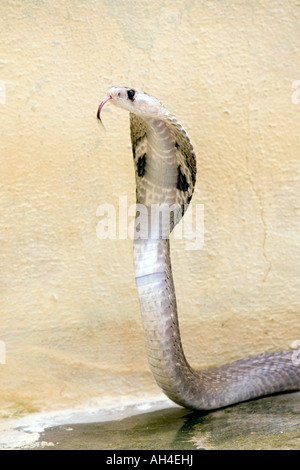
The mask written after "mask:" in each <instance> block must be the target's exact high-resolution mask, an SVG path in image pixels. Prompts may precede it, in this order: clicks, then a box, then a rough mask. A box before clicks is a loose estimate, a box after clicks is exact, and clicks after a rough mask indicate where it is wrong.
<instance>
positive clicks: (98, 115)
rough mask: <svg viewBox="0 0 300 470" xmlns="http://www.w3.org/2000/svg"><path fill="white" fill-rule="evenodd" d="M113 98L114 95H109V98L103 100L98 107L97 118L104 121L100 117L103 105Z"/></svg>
mask: <svg viewBox="0 0 300 470" xmlns="http://www.w3.org/2000/svg"><path fill="white" fill-rule="evenodd" d="M111 99H112V96H110V95H109V96H108V97H107V98H105V100H103V101H102V103H101V104H100V106H99V108H98V111H97V119H99V121H100V122H101V123H102V121H101V117H100V113H101V110H102V108H103V106H104V105H105V103H107V101H109V100H111Z"/></svg>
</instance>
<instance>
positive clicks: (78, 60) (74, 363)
mask: <svg viewBox="0 0 300 470" xmlns="http://www.w3.org/2000/svg"><path fill="white" fill-rule="evenodd" d="M299 23H300V7H299V3H298V2H297V1H283V0H274V1H272V2H268V1H265V0H262V1H246V0H240V1H236V2H227V1H200V0H199V1H195V0H187V1H184V2H181V1H179V0H172V1H171V0H166V1H162V0H160V1H159V0H151V1H150V0H145V1H142V2H133V1H130V0H122V1H112V0H94V1H92V0H90V1H83V0H81V1H79V0H78V1H77V0H64V1H57V0H54V1H48V0H40V1H38V0H27V1H26V2H24V1H18V0H15V1H1V2H0V122H1V124H0V134H1V140H0V141H1V153H0V159H1V169H0V176H1V180H0V184H1V186H0V204H1V212H0V243H1V251H0V260H1V270H0V340H1V341H2V343H1V344H2V358H1V361H2V363H1V364H0V381H1V387H0V409H1V415H2V416H8V415H18V414H20V413H28V412H30V411H34V410H49V409H56V408H63V407H68V406H74V405H77V404H79V403H83V402H85V401H94V402H97V403H99V404H101V406H104V405H110V404H112V403H116V402H117V403H124V402H125V401H126V400H133V401H135V400H143V399H148V398H149V397H159V396H162V394H161V392H160V390H158V388H157V386H156V384H155V383H154V380H153V379H152V376H151V375H150V372H149V368H148V364H147V359H146V352H145V346H144V337H143V331H142V327H141V321H140V313H139V305H138V299H137V293H136V288H135V280H134V272H133V262H132V241H131V240H130V239H125V240H119V239H116V240H111V239H106V240H103V239H99V237H97V234H96V229H97V225H98V223H99V216H97V208H98V207H99V206H100V205H102V204H106V203H111V204H113V205H114V207H115V208H116V214H117V216H119V210H118V204H119V197H120V196H123V197H126V198H127V203H128V207H130V206H131V205H132V204H134V201H135V183H134V171H133V164H132V156H131V145H130V137H129V120H128V115H127V113H125V112H124V111H122V110H119V109H117V108H115V107H112V106H109V104H108V105H106V107H105V108H104V111H103V120H104V124H105V129H103V128H102V127H101V126H99V123H98V122H97V120H96V111H97V107H98V105H99V103H100V101H101V100H102V99H103V97H104V96H105V95H106V90H107V89H108V88H109V87H110V86H112V85H116V84H124V85H126V86H130V87H133V88H137V89H144V90H145V91H147V92H148V93H150V94H152V95H154V96H156V97H157V98H159V99H160V100H161V101H162V102H163V103H164V104H165V106H166V107H167V108H168V109H169V110H170V111H171V112H173V113H174V114H175V115H176V117H177V118H178V120H179V121H180V122H181V123H182V124H183V125H184V126H185V128H186V129H187V131H188V133H189V135H190V137H191V140H192V142H193V144H194V147H195V151H196V154H197V160H198V176H197V188H196V192H195V196H194V198H193V204H203V205H204V216H205V218H204V222H205V223H204V227H205V233H204V242H205V243H204V246H203V247H202V248H201V249H198V250H193V251H191V250H186V249H185V241H184V240H174V242H173V243H172V263H173V270H174V277H175V286H176V291H177V298H178V307H179V315H180V325H181V334H182V339H183V343H184V349H185V352H186V355H187V357H188V359H189V361H190V362H191V364H192V365H193V366H195V367H206V366H213V365H216V364H221V363H224V362H227V361H231V360H235V359H238V358H242V357H245V356H247V355H253V354H255V353H260V352H264V351H273V350H277V349H281V348H288V347H290V346H291V345H292V343H293V342H294V341H296V340H299V339H300V327H299V324H300V321H299V320H300V318H299V315H300V313H299V312H300V289H299V287H300V286H299V279H300V244H299V227H300V208H299V196H300V159H299V155H300V139H299V130H300V124H299V123H300V92H299V93H298V89H299V88H300V82H297V81H299V80H300V28H299ZM293 86H294V88H293ZM129 220H132V217H131V218H130V216H129ZM3 346H5V348H3ZM4 349H5V357H4V353H3V350H4ZM4 362H5V363H4Z"/></svg>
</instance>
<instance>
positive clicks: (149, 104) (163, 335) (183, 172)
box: [97, 86, 300, 410]
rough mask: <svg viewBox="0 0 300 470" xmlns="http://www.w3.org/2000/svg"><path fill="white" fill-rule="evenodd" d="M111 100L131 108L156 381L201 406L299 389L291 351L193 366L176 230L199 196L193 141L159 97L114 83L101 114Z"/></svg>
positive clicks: (140, 264) (144, 303)
mask: <svg viewBox="0 0 300 470" xmlns="http://www.w3.org/2000/svg"><path fill="white" fill-rule="evenodd" d="M109 100H110V101H111V103H113V104H115V105H116V106H119V107H121V108H124V109H126V110H127V111H129V112H130V134H131V142H132V151H133V158H134V165H135V175H136V202H137V212H136V233H135V239H134V266H135V275H136V285H137V291H138V296H139V301H140V308H141V314H142V320H143V326H144V330H145V337H146V345H147V353H148V360H149V364H150V368H151V370H152V373H153V376H154V378H155V380H156V382H157V384H158V385H159V386H160V387H161V389H162V390H163V391H164V393H165V394H166V395H167V396H168V397H169V398H170V399H171V400H173V401H174V402H175V403H177V404H179V405H181V406H184V407H186V408H190V409H197V410H211V409H216V408H220V407H224V406H228V405H231V404H234V403H238V402H241V401H245V400H249V399H253V398H257V397H260V396H263V395H269V394H274V393H279V392H286V391H292V390H299V389H300V367H299V364H298V362H299V361H294V360H293V351H291V350H287V351H281V352H274V353H268V354H261V355H258V356H254V357H249V358H247V359H241V360H238V361H235V362H232V363H230V364H225V365H222V366H220V367H214V368H210V369H207V370H194V369H193V368H192V367H191V366H190V365H189V363H188V362H187V360H186V358H185V355H184V351H183V348H182V343H181V339H180V331H179V324H178V316H177V307H176V297H175V289H174V283H173V277H172V268H171V259H170V241H169V234H170V232H171V231H172V230H173V228H174V226H175V224H176V223H177V222H178V221H179V220H180V218H181V217H182V216H183V215H184V212H185V210H186V209H187V206H188V204H189V202H190V200H191V198H192V194H193V190H194V186H195V182H196V157H195V153H194V150H193V146H192V144H191V141H190V139H189V136H188V134H187V132H186V131H185V129H184V128H183V127H182V126H181V124H179V122H178V121H177V119H176V118H175V117H174V116H173V115H172V114H171V113H170V112H169V111H168V110H167V109H166V108H165V107H164V106H163V105H162V103H161V102H160V101H158V100H157V99H156V98H154V97H153V96H150V95H148V94H147V93H144V92H142V91H136V90H133V89H130V88H127V87H121V86H118V87H112V88H111V89H110V90H109V91H108V95H107V98H106V99H105V100H103V101H102V103H101V104H100V106H99V109H98V115H97V116H98V118H99V119H100V112H101V110H102V107H103V105H104V104H105V103H106V102H107V101H109ZM157 207H160V208H167V209H168V208H169V213H168V214H169V218H164V217H156V218H155V217H151V209H153V208H157ZM170 208H171V210H170ZM166 219H167V222H166Z"/></svg>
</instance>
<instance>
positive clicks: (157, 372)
mask: <svg viewBox="0 0 300 470" xmlns="http://www.w3.org/2000/svg"><path fill="white" fill-rule="evenodd" d="M134 263H135V273H136V285H137V290H138V295H139V301H140V308H141V314H142V321H143V325H144V330H145V337H146V347H147V355H148V360H149V365H150V368H151V371H152V374H153V376H154V378H155V380H156V382H157V384H158V385H159V386H160V387H161V389H162V390H163V391H164V393H165V394H166V395H167V396H168V397H169V398H170V399H171V400H173V401H174V402H175V403H178V404H180V405H182V406H186V407H188V408H189V407H192V405H191V403H190V399H189V396H190V393H191V390H187V387H186V385H187V383H188V382H190V385H191V387H193V383H194V382H195V377H194V375H195V372H194V371H193V369H192V368H191V367H190V366H189V364H188V362H187V360H186V358H185V355H184V352H183V348H182V343H181V339H180V331H179V324H178V316H177V306H176V297H175V289H174V284H173V277H172V268H171V263H170V244H169V240H167V239H160V240H152V239H148V240H141V239H138V240H135V241H134ZM184 390H186V392H187V396H186V397H185V392H184ZM198 392H199V390H198ZM195 393H196V390H195Z"/></svg>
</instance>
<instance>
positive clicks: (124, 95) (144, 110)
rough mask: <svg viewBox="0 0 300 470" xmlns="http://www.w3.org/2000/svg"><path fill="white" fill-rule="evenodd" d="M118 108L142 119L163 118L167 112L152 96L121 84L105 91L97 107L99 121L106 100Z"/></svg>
mask: <svg viewBox="0 0 300 470" xmlns="http://www.w3.org/2000/svg"><path fill="white" fill-rule="evenodd" d="M109 100H111V103H112V104H114V105H115V106H118V107H119V108H123V109H126V110H127V111H129V112H131V113H134V114H137V115H138V116H140V117H142V118H143V119H151V118H156V119H163V118H164V117H166V116H167V115H168V114H169V113H168V111H167V110H166V108H165V107H164V106H163V105H162V103H161V102H160V101H158V100H157V99H156V98H154V96H151V95H148V93H145V92H143V91H137V90H134V89H133V88H128V87H123V86H113V87H112V88H110V89H109V90H108V92H107V97H106V98H105V99H104V100H103V101H102V103H101V104H100V106H99V108H98V112H97V118H98V119H99V120H100V121H101V118H100V113H101V110H102V108H103V106H104V105H105V103H107V101H109Z"/></svg>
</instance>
